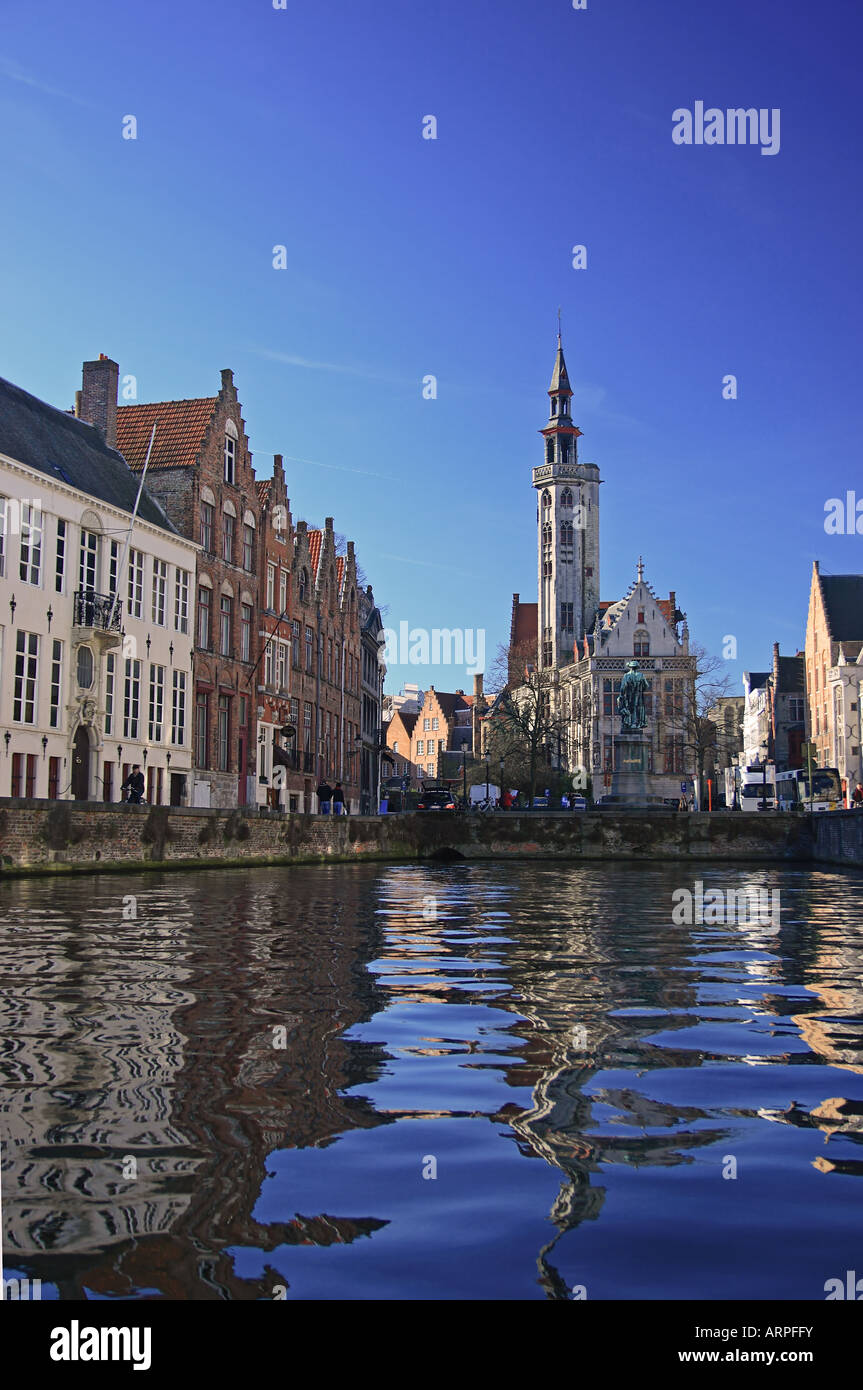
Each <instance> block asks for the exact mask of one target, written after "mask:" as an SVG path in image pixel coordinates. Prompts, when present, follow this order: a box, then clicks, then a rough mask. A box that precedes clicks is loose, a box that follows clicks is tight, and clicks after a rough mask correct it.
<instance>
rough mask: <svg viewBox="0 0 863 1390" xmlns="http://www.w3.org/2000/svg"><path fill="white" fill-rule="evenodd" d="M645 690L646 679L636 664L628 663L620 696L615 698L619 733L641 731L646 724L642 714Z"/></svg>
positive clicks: (645, 718) (621, 684)
mask: <svg viewBox="0 0 863 1390" xmlns="http://www.w3.org/2000/svg"><path fill="white" fill-rule="evenodd" d="M646 689H647V679H646V677H645V675H644V672H643V671H642V670H641V668H640V667H639V665H638V662H637V661H628V662H627V663H626V671H625V672H624V676H623V680H622V681H621V682H620V694H619V695H618V697H617V712H618V714H619V715H620V718H621V733H624V734H625V733H632V732H634V730H636V729H643V728H644V726H645V724H646V723H647V716H646V714H645V713H644V692H645V690H646Z"/></svg>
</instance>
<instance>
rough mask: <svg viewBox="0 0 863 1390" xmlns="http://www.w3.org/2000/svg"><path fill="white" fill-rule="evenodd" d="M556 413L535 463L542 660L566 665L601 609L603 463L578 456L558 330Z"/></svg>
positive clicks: (545, 663)
mask: <svg viewBox="0 0 863 1390" xmlns="http://www.w3.org/2000/svg"><path fill="white" fill-rule="evenodd" d="M548 394H549V399H550V414H549V417H548V424H547V425H546V426H545V429H543V430H541V431H540V433H541V434H542V435H543V438H544V445H545V462H544V463H543V464H541V465H540V466H539V467H538V468H534V470H533V486H534V487H535V488H536V492H537V502H538V506H537V514H536V515H537V549H538V562H539V608H538V614H537V648H538V654H539V664H540V666H568V665H570V663H571V662H572V661H573V660H574V656H573V646H574V643H575V642H576V641H581V640H582V639H583V637H584V635H585V633H586V632H589V631H591V630H592V628H593V626H594V623H595V621H596V614H597V612H598V609H599V483H600V477H599V469H598V468H597V466H596V464H595V463H580V462H579V460H578V439H579V436H580V434H581V430H580V429H578V427H577V426H576V425H574V424H573V423H572V414H571V408H570V402H571V400H572V387H571V386H570V384H569V375H568V373H567V370H566V363H565V361H564V360H563V347H562V346H561V341H560V334H558V336H557V357H556V358H555V361H554V372H553V373H552V377H551V386H550V387H549V389H548Z"/></svg>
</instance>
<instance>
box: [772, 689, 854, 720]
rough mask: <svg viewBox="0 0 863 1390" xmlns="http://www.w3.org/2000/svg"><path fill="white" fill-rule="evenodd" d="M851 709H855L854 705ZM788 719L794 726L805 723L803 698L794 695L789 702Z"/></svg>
mask: <svg viewBox="0 0 863 1390" xmlns="http://www.w3.org/2000/svg"><path fill="white" fill-rule="evenodd" d="M851 708H852V709H853V708H854V706H853V705H852V706H851ZM788 718H789V719H790V720H791V722H792V723H793V724H801V723H802V722H803V697H802V696H797V695H793V696H792V697H791V699H790V700H789V701H788Z"/></svg>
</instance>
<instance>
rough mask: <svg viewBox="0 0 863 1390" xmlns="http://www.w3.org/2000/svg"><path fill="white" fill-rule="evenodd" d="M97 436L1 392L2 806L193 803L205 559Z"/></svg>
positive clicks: (21, 395) (8, 388) (20, 395)
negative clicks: (139, 785) (137, 785)
mask: <svg viewBox="0 0 863 1390" xmlns="http://www.w3.org/2000/svg"><path fill="white" fill-rule="evenodd" d="M137 492H138V480H137V479H136V478H135V477H134V476H133V475H132V473H131V472H130V471H129V469H128V467H127V465H126V463H125V461H124V460H123V458H122V457H121V456H120V454H118V453H117V452H116V451H115V450H114V449H110V448H109V447H108V446H107V444H106V443H105V440H104V438H103V437H102V435H101V433H100V432H99V430H97V429H96V428H95V426H93V425H88V424H85V423H84V422H83V421H82V420H78V419H75V418H74V417H73V416H71V415H68V414H66V413H64V412H63V411H60V410H57V409H55V408H54V407H53V406H50V405H47V404H46V403H45V402H44V401H40V400H38V399H37V398H36V397H34V396H31V395H29V394H28V393H27V392H26V391H22V390H21V389H20V388H19V387H16V386H13V385H12V384H11V383H10V382H8V381H4V380H3V379H2V378H0V725H2V728H3V734H2V738H3V744H4V746H3V747H2V748H0V793H2V794H3V795H6V796H28V797H41V798H51V799H56V800H68V799H76V800H99V801H101V800H104V801H118V800H120V799H121V793H120V784H121V782H122V781H123V780H124V778H125V776H126V775H127V774H128V772H129V771H130V769H131V767H132V766H133V765H134V764H135V763H138V764H139V765H140V767H141V770H142V772H144V775H145V778H146V783H147V790H146V793H145V795H146V797H147V800H148V801H149V802H151V803H168V802H170V803H172V804H177V805H178V804H183V803H186V802H188V799H189V792H190V789H191V788H190V781H189V773H190V770H191V692H192V689H193V687H192V632H191V621H192V618H191V608H190V604H191V602H192V597H191V596H192V593H193V582H194V573H195V558H196V552H197V546H195V545H194V544H192V543H191V542H190V541H187V540H185V539H183V537H181V536H179V535H178V534H177V533H176V532H175V530H174V529H173V527H172V526H171V523H170V522H169V521H168V519H167V517H166V516H165V514H164V512H163V511H162V509H161V507H159V505H158V504H157V503H156V502H154V500H153V499H152V498H151V497H150V496H149V494H148V493H147V492H146V491H143V492H142V494H141V498H140V503H139V506H138V515H137V519H136V521H135V524H134V527H132V529H131V532H130V524H131V521H132V512H133V510H134V506H135V499H136V496H137Z"/></svg>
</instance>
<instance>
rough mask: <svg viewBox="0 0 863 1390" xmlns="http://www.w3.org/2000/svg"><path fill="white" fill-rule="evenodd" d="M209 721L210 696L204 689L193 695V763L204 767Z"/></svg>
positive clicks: (206, 759)
mask: <svg viewBox="0 0 863 1390" xmlns="http://www.w3.org/2000/svg"><path fill="white" fill-rule="evenodd" d="M209 722H210V697H209V696H208V695H207V692H206V691H205V690H199V691H198V693H197V694H196V696H195V765H196V766H197V767H201V768H206V767H209V766H210V761H209V739H208V737H207V730H208V726H209Z"/></svg>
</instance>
